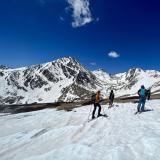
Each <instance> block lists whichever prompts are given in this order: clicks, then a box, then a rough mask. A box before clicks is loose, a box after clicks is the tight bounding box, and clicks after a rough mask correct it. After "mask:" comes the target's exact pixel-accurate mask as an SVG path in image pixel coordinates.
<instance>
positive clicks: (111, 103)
mask: <svg viewBox="0 0 160 160" xmlns="http://www.w3.org/2000/svg"><path fill="white" fill-rule="evenodd" d="M113 101H114V92H113V90H111V92H110V95H109V108H111V107H113Z"/></svg>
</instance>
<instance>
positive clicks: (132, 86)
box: [0, 57, 160, 104]
mask: <svg viewBox="0 0 160 160" xmlns="http://www.w3.org/2000/svg"><path fill="white" fill-rule="evenodd" d="M0 84H1V87H0V104H26V103H34V102H37V103H49V102H57V101H66V102H68V101H74V100H76V101H77V100H84V99H90V97H91V94H92V92H96V91H97V90H101V91H102V94H103V96H105V97H106V96H108V93H109V92H110V90H111V89H114V90H115V92H116V96H124V95H132V94H133V95H134V94H136V92H137V90H138V89H139V87H140V86H141V85H142V84H144V85H146V87H147V88H149V87H152V90H153V92H155V93H156V91H159V90H160V72H158V71H144V70H142V69H130V70H129V71H128V72H125V73H120V74H116V75H109V74H108V73H106V72H105V71H104V70H97V71H93V72H90V71H88V70H87V69H85V68H84V67H83V66H82V65H81V64H80V63H79V62H78V61H77V60H75V59H74V58H71V57H65V58H62V59H58V60H57V61H53V62H49V63H45V64H41V65H35V66H31V67H24V68H18V69H10V68H7V67H5V66H0Z"/></svg>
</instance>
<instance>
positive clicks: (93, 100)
mask: <svg viewBox="0 0 160 160" xmlns="http://www.w3.org/2000/svg"><path fill="white" fill-rule="evenodd" d="M95 100H96V94H92V96H91V101H92V102H95Z"/></svg>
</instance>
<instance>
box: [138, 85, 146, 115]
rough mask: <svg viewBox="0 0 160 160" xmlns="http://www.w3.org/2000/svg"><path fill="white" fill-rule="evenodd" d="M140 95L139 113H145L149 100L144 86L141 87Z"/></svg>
mask: <svg viewBox="0 0 160 160" xmlns="http://www.w3.org/2000/svg"><path fill="white" fill-rule="evenodd" d="M138 95H139V104H138V108H137V113H138V112H143V111H144V107H145V103H146V98H147V90H146V89H145V87H144V85H142V86H141V89H140V90H139V91H138Z"/></svg>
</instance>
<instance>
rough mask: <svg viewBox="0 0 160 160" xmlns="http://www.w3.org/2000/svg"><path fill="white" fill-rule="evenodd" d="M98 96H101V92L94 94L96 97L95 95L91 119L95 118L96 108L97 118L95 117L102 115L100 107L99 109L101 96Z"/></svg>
mask: <svg viewBox="0 0 160 160" xmlns="http://www.w3.org/2000/svg"><path fill="white" fill-rule="evenodd" d="M100 94H101V92H100V91H98V92H97V93H96V95H95V100H94V110H93V112H92V119H94V118H95V112H96V109H97V107H98V116H97V117H99V116H102V114H101V110H102V107H101V105H100V96H101V95H100Z"/></svg>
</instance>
